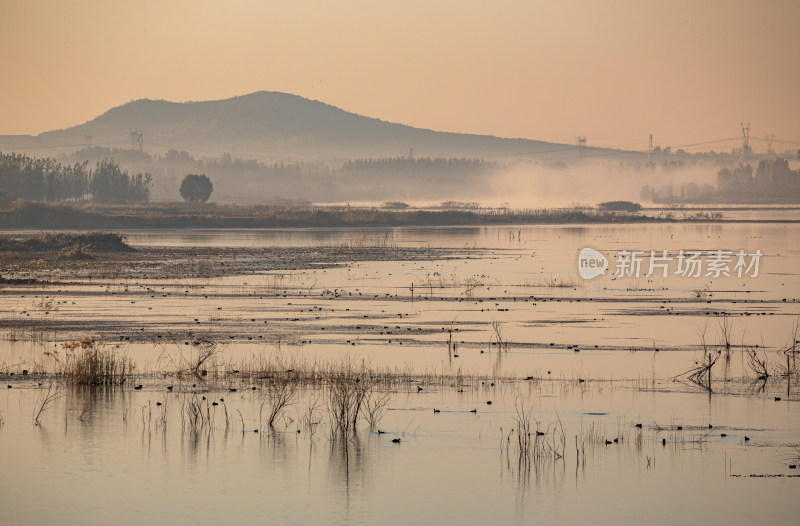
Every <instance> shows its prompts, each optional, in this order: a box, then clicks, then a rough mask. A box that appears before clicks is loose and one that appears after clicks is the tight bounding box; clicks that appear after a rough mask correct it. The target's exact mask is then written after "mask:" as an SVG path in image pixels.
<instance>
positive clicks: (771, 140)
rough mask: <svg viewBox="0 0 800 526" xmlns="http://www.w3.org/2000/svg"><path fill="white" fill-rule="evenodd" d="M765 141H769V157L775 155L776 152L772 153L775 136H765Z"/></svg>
mask: <svg viewBox="0 0 800 526" xmlns="http://www.w3.org/2000/svg"><path fill="white" fill-rule="evenodd" d="M764 139H765V140H766V141H767V155H774V154H775V152H773V151H772V143H773V142H774V141H775V134H774V133H772V134H769V133H765V134H764Z"/></svg>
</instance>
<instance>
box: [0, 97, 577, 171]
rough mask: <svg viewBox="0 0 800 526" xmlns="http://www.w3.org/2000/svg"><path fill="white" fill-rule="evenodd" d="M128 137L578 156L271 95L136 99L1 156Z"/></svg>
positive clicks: (374, 152)
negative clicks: (138, 134) (134, 133)
mask: <svg viewBox="0 0 800 526" xmlns="http://www.w3.org/2000/svg"><path fill="white" fill-rule="evenodd" d="M132 130H139V131H141V132H142V135H143V143H144V148H145V149H146V150H147V151H148V152H151V151H155V152H159V151H166V150H167V149H171V148H172V149H182V150H187V151H190V152H203V151H213V152H215V153H222V152H228V153H232V154H243V153H246V152H249V153H251V154H254V155H256V156H258V155H266V156H275V157H280V156H287V157H300V158H308V159H322V158H332V157H333V158H353V157H365V156H366V157H370V156H377V157H386V156H399V155H407V154H408V153H409V151H410V149H411V148H413V149H414V150H415V151H416V152H418V155H420V156H426V157H441V156H444V157H449V156H466V157H490V158H491V157H506V156H525V155H530V154H539V153H541V154H545V155H546V154H549V153H557V154H558V155H559V156H560V157H562V158H563V156H564V155H565V154H568V153H569V154H575V155H577V147H576V146H574V145H567V144H559V143H550V142H545V141H537V140H532V139H524V138H504V137H498V136H494V135H479V134H466V133H457V132H446V131H434V130H429V129H425V128H416V127H413V126H409V125H406V124H401V123H394V122H389V121H384V120H381V119H378V118H374V117H366V116H363V115H359V114H356V113H352V112H349V111H346V110H344V109H341V108H338V107H336V106H333V105H331V104H328V103H325V102H322V101H318V100H312V99H307V98H305V97H301V96H299V95H293V94H290V93H282V92H272V91H257V92H253V93H249V94H246V95H239V96H235V97H231V98H227V99H218V100H208V101H187V102H173V101H167V100H164V99H138V100H134V101H130V102H127V103H124V104H121V105H119V106H115V107H113V108H110V109H109V110H107V111H106V112H104V113H103V114H101V115H99V116H97V117H95V118H94V119H91V120H89V121H86V122H85V123H83V124H78V125H75V126H71V127H69V128H64V129H61V130H50V131H46V132H42V133H40V134H38V135H27V136H26V135H15V136H0V150H6V149H8V147H9V146H11V147H12V148H13V147H15V146H16V147H17V149H18V150H19V151H25V150H27V149H34V150H35V149H39V150H42V149H52V150H54V151H62V152H63V151H67V150H69V149H73V150H74V149H77V148H81V147H83V146H85V145H86V144H89V143H91V144H92V145H95V146H110V147H130V145H131V131H132ZM89 137H91V139H89Z"/></svg>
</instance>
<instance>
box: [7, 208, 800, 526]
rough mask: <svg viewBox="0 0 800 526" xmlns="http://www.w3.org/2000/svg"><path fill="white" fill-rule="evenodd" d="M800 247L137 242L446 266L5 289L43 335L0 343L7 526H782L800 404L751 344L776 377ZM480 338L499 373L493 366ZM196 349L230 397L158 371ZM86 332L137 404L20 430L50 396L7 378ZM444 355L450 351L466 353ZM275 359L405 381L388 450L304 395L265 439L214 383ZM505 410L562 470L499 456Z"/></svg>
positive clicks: (598, 237) (386, 239)
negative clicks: (734, 265) (542, 525)
mask: <svg viewBox="0 0 800 526" xmlns="http://www.w3.org/2000/svg"><path fill="white" fill-rule="evenodd" d="M799 229H800V225H796V224H793V223H786V224H784V223H737V224H686V223H678V224H669V225H666V224H665V225H662V224H659V225H593V226H580V227H576V226H546V227H539V226H536V227H534V226H520V227H458V228H409V229H389V228H386V229H382V228H375V229H352V230H349V229H348V230H342V229H322V230H320V229H317V230H314V229H285V230H235V231H213V230H211V231H186V232H174V231H131V232H127V233H126V236H127V239H128V240H129V242H130V243H131V244H133V245H135V246H139V247H158V246H171V247H182V246H203V247H208V248H209V249H218V248H220V247H239V248H245V249H246V248H254V247H262V246H286V247H308V248H309V249H315V248H321V249H326V250H333V249H336V248H337V247H367V246H380V247H384V250H392V248H393V247H428V246H430V247H447V248H449V249H452V250H453V252H450V253H448V254H447V255H446V257H438V258H433V259H427V260H425V259H416V260H396V261H394V260H393V261H370V260H369V258H366V259H356V260H354V261H352V262H350V263H348V264H345V265H340V266H331V265H329V264H323V265H320V266H319V267H318V268H307V269H303V270H291V269H289V270H286V269H281V270H275V271H259V272H257V273H255V274H249V275H235V276H224V277H219V278H211V279H195V278H191V279H189V278H186V279H176V278H169V279H152V278H148V279H136V278H130V279H129V278H125V277H121V278H118V279H104V280H99V281H98V280H89V281H87V280H71V281H70V282H69V283H59V284H57V285H47V286H39V285H37V286H19V287H7V288H5V289H3V291H2V293H0V312H2V318H3V320H4V321H6V322H7V321H9V320H12V321H13V320H16V321H18V322H20V324H22V322H25V323H27V324H28V326H29V325H30V319H31V318H33V319H34V320H35V321H37V322H40V324H39V325H37V326H38V327H41V330H40V331H39V332H38V333H36V334H35V337H34V331H31V330H28V332H24V331H23V332H22V333H20V334H22V336H23V337H22V338H21V341H17V342H10V341H8V339H9V338H8V330H9V329H8V328H7V329H6V333H5V336H6V337H5V338H4V341H2V342H1V343H0V349H2V357H0V371H6V372H16V374H15V376H14V377H10V376H4V380H5V382H4V383H7V384H9V385H12V388H10V389H8V388H5V389H2V390H0V417H2V425H0V472H1V473H2V476H0V508H2V512H0V523H2V524H47V523H54V522H55V523H59V524H77V523H80V524H108V523H142V522H151V523H166V522H169V523H175V522H180V523H184V522H185V523H199V524H211V523H229V522H237V523H244V524H249V523H264V522H266V523H276V524H287V523H289V524H308V523H320V524H375V523H379V522H380V523H387V524H408V523H456V522H458V523H465V524H479V523H487V522H491V523H507V524H523V523H530V522H534V521H537V522H538V521H545V522H555V521H558V522H563V523H566V524H578V523H581V524H586V523H587V522H588V523H598V522H601V523H609V522H612V521H614V522H616V523H620V524H634V523H637V524H638V523H641V521H642V520H648V521H650V522H655V523H663V524H674V523H696V522H713V523H716V522H731V523H735V524H738V523H746V522H750V523H755V522H758V523H765V524H787V523H791V522H793V519H794V517H795V516H796V495H797V491H798V484H800V478H796V477H793V476H792V475H796V474H797V471H796V470H792V469H790V468H789V467H788V466H789V465H790V464H791V463H793V462H794V463H796V462H797V459H795V457H796V456H797V455H798V452H797V451H796V449H795V448H796V447H798V445H800V426H799V425H798V422H800V419H798V409H797V407H798V404H797V402H798V400H799V399H798V395H797V394H796V393H797V388H798V387H799V386H798V385H797V382H796V381H795V382H793V383H792V384H789V383H788V382H787V381H786V380H785V379H784V378H779V377H777V376H776V375H773V377H770V378H769V379H768V380H767V381H766V382H763V381H758V380H757V379H756V378H755V375H754V373H753V372H752V371H751V370H750V369H749V367H748V366H747V360H746V355H745V351H743V350H742V348H741V347H740V345H741V344H745V346H746V347H747V348H752V349H755V346H756V345H758V348H757V352H758V353H760V354H759V355H760V356H765V357H766V359H767V360H768V362H769V364H770V367H772V368H773V369H774V368H776V367H778V366H779V365H780V364H781V363H782V361H781V360H782V356H783V355H782V354H781V351H782V350H783V349H784V348H785V346H787V345H788V344H789V343H790V342H791V330H792V326H793V324H794V323H795V321H796V319H797V316H798V314H800V306H799V305H798V300H800V277H799V275H798V270H797V269H798V268H800V243H798V239H800V237H799V236H798V234H800V230H799ZM586 246H588V247H592V248H595V249H597V250H599V251H600V252H602V253H604V254H606V255H607V256H608V257H609V259H612V260H613V257H614V255H615V254H616V252H617V251H618V250H621V249H627V250H643V251H648V252H649V251H650V250H657V251H660V250H662V249H666V250H669V251H670V252H677V251H679V250H681V249H684V250H691V249H701V250H715V249H723V250H733V251H738V250H739V249H744V250H745V251H747V252H748V253H750V252H754V251H755V250H760V251H761V252H762V253H763V254H764V255H763V258H762V260H761V268H760V271H761V273H760V275H759V276H758V277H755V278H752V277H746V278H744V279H739V278H735V277H728V278H721V279H707V278H705V277H704V278H701V279H693V278H684V277H681V276H675V275H670V276H669V277H667V278H644V277H640V278H638V279H635V278H617V279H614V276H612V275H606V276H603V277H599V278H596V279H595V280H591V281H584V280H582V279H581V278H580V277H579V276H578V275H577V271H576V269H577V265H576V257H577V253H578V251H579V249H580V248H583V247H586ZM320 261H322V260H320ZM412 283H413V284H414V296H413V299H412V293H411V284H412ZM476 283H477V285H476ZM555 283H559V284H562V285H563V284H568V285H570V286H552V285H553V284H555ZM473 285H474V287H473ZM148 288H149V289H150V290H148ZM334 291H335V292H334ZM50 300H53V301H52V302H50ZM58 302H60V303H58ZM132 302H133V303H132ZM220 308H221V310H220ZM721 313H725V316H723V315H722V314H721ZM195 320H197V321H195ZM725 320H727V321H725ZM493 322H497V323H499V327H500V328H501V331H502V338H503V340H504V341H505V342H508V343H509V346H508V350H507V351H499V350H498V345H497V344H498V341H497V337H496V333H495V332H494V331H493V326H492V324H493ZM726 323H728V324H730V327H731V331H730V332H731V340H732V344H733V346H734V348H733V351H732V353H731V358H730V360H728V361H724V360H723V361H720V362H719V363H718V364H717V365H716V366H715V368H714V377H713V389H714V393H713V394H711V395H709V394H708V393H707V392H705V391H704V390H703V389H702V388H701V387H699V386H697V385H695V384H693V383H692V382H690V381H688V380H687V379H686V378H685V377H681V376H680V375H681V373H683V372H685V371H687V370H689V369H690V368H691V367H693V365H694V363H695V361H699V360H702V359H703V358H704V357H705V353H706V352H708V350H711V351H712V352H715V351H716V350H718V349H720V347H718V344H721V343H722V335H721V330H720V327H721V326H722V324H726ZM5 327H9V325H5ZM209 330H210V331H213V332H214V333H215V334H216V335H217V336H218V337H219V341H220V342H221V343H222V342H225V343H224V344H221V345H220V354H219V355H218V357H217V358H216V359H215V361H214V363H213V364H212V366H213V371H215V372H218V373H219V374H221V375H222V376H220V377H219V379H217V380H215V381H213V382H204V381H201V380H200V379H196V378H193V377H189V376H184V377H180V378H179V377H175V376H173V375H168V376H166V377H164V376H163V375H153V374H150V373H152V372H154V371H164V370H170V369H171V368H172V367H173V365H174V364H176V363H180V362H181V360H184V359H188V358H191V357H192V353H193V352H196V350H195V347H194V346H192V345H188V346H187V345H183V343H184V341H189V339H190V336H189V335H188V333H189V331H193V334H199V333H204V332H206V331H209ZM167 331H170V333H171V336H169V337H168V336H167ZM451 331H452V336H451ZM704 331H705V338H706V344H707V347H708V349H707V350H706V351H704V350H703V347H702V345H700V334H703V332H704ZM97 332H103V333H104V335H105V336H106V342H107V343H106V348H111V347H112V346H118V349H117V350H118V352H124V353H126V355H127V356H129V357H130V358H131V359H132V360H134V361H135V362H136V365H137V368H138V370H139V373H140V376H138V377H137V378H136V383H141V384H143V389H142V390H133V389H131V388H130V386H128V387H125V388H117V389H110V388H107V389H96V390H85V389H84V390H81V389H73V388H69V387H67V386H60V385H57V386H56V388H57V393H58V396H59V397H58V398H57V399H56V400H55V401H54V402H53V404H52V405H51V406H49V407H48V408H47V409H46V411H45V412H44V413H43V414H42V416H41V418H40V421H39V424H38V425H35V424H34V423H33V419H34V413H35V411H36V409H37V407H38V402H39V401H40V400H41V399H42V397H43V396H44V395H45V391H46V389H45V388H46V387H47V385H48V381H47V380H46V378H42V377H38V376H36V377H31V376H28V377H21V376H20V372H21V370H22V369H23V368H28V369H30V370H31V371H38V370H45V371H46V370H51V369H53V368H54V367H55V363H54V361H53V359H52V357H49V356H45V355H44V354H43V353H45V352H52V351H53V350H58V349H60V347H58V346H57V344H58V343H59V342H61V341H63V340H65V339H68V338H74V337H77V336H79V335H82V334H86V333H97ZM159 336H160V337H159ZM231 336H232V338H231ZM119 338H122V340H120V339H119ZM126 338H127V339H126ZM170 338H171V339H172V341H166V340H168V339H170ZM248 338H252V339H248ZM448 340H451V341H455V342H456V343H457V350H456V351H455V353H454V352H452V351H451V350H449V349H448V346H447V342H448ZM462 342H463V343H462ZM551 344H552V345H551ZM575 346H577V352H576V348H575ZM595 346H597V347H595ZM656 349H658V350H656ZM60 352H61V353H64V352H65V351H63V350H61V351H60ZM455 354H458V357H455V356H454V355H455ZM62 355H63V354H62ZM275 356H281V357H283V358H286V359H289V358H291V359H295V360H305V361H306V363H310V362H314V361H316V362H318V363H340V362H341V360H345V359H349V360H351V361H353V362H355V363H361V361H362V360H363V361H364V362H365V363H367V364H369V365H370V366H371V367H375V368H387V369H392V370H395V371H404V372H405V377H406V379H407V381H401V382H398V383H396V384H393V385H392V387H391V388H390V390H389V392H390V394H391V401H390V403H389V411H388V412H387V413H386V415H385V416H384V417H383V419H382V420H381V421H380V423H379V425H378V428H377V429H380V430H381V431H383V432H384V433H378V432H377V429H369V428H368V427H366V426H364V425H361V426H360V427H359V432H358V434H357V437H355V438H350V439H348V440H341V439H336V438H335V437H336V435H335V434H334V433H332V432H331V430H330V425H329V423H328V420H329V417H328V416H327V410H326V408H325V403H324V394H325V393H324V389H321V388H315V387H313V386H307V387H304V388H302V389H300V391H299V392H298V393H297V395H296V398H295V399H294V400H293V403H292V405H291V406H290V407H289V408H288V409H287V411H286V413H285V414H284V415H283V417H282V418H281V419H279V423H278V425H277V426H276V427H275V429H273V430H269V429H265V428H264V425H263V421H261V420H260V409H261V403H262V401H263V400H264V397H265V386H264V382H263V381H261V380H258V378H255V377H254V378H245V379H241V378H237V377H231V376H227V375H225V372H226V371H229V370H230V369H232V368H234V367H240V366H241V365H242V364H248V363H251V364H252V363H254V362H255V361H257V360H269V359H270V358H274V357H275ZM298 363H299V362H298ZM171 364H173V365H171ZM425 373H427V374H428V375H434V376H437V375H441V378H444V381H441V382H437V381H433V380H432V379H431V378H432V377H426V376H425ZM459 374H461V375H464V376H466V377H469V376H470V375H482V376H483V375H485V376H486V377H487V378H485V379H477V380H475V382H474V383H472V384H470V385H469V386H467V387H466V388H463V389H460V388H459V386H457V385H455V384H454V385H452V386H451V385H450V384H449V383H448V382H450V380H447V379H448V378H455V377H457V375H459ZM415 375H416V376H415ZM528 376H533V377H534V380H525V378H526V377H528ZM676 376H678V378H674V377H676ZM494 378H497V380H496V381H494V382H493V381H492V379H494ZM580 380H585V381H584V382H580ZM39 382H42V383H43V385H42V386H39V385H38V384H39ZM491 383H495V385H491ZM167 385H173V386H174V389H173V390H172V391H167V389H166V386H167ZM230 387H235V388H236V389H237V391H235V392H231V391H230V390H229V388H230ZM252 387H255V388H256V389H255V390H252ZM419 387H421V388H422V390H419ZM459 391H463V392H459ZM194 396H197V397H202V396H205V397H206V398H207V401H209V402H210V401H216V402H219V404H220V405H218V406H213V409H212V410H213V418H214V424H213V426H212V427H211V428H210V429H207V430H204V431H202V432H199V433H195V432H193V431H191V430H190V429H188V428H187V426H186V425H185V420H184V419H183V418H182V413H183V404H185V403H186V402H187V401H188V400H191V399H192V397H194ZM776 397H778V398H781V400H780V401H777V400H775V398H776ZM223 398H224V402H222V401H221V399H223ZM315 400H316V401H317V405H316V407H317V409H316V411H315V412H314V418H313V420H315V421H319V422H321V423H320V424H318V425H317V426H312V428H309V427H308V426H305V425H304V424H303V418H304V415H306V414H307V412H308V410H309V407H312V406H313V405H314V401H315ZM488 401H491V402H492V403H491V404H487V402H488ZM157 403H161V404H162V405H156V404H157ZM520 403H523V404H525V408H527V409H529V410H531V411H532V413H531V415H532V418H534V419H535V420H536V421H537V422H538V426H537V425H536V424H534V427H535V428H538V429H540V430H541V431H543V432H544V433H545V435H543V437H542V438H541V439H540V440H543V441H547V444H548V445H549V446H553V447H555V449H556V450H557V451H558V452H559V456H556V455H547V456H546V457H545V458H541V459H538V460H536V461H535V462H528V463H525V462H523V463H522V464H521V463H520V455H519V451H518V450H517V449H518V448H517V446H516V442H515V439H514V440H512V439H511V438H513V437H514V435H513V434H512V435H509V433H512V429H516V428H517V427H518V424H519V422H518V420H517V419H518V411H517V408H518V407H519V404H520ZM434 409H438V410H439V411H440V412H434ZM224 410H227V412H228V415H229V416H228V419H227V422H226V418H225V416H224V412H223V411H224ZM472 410H476V412H475V413H472V412H471V411H472ZM240 415H241V416H240ZM164 422H166V423H164ZM635 424H642V427H641V428H638V427H636V426H635ZM709 424H710V425H711V426H712V427H711V428H709V427H708V426H709ZM679 426H680V427H681V428H682V429H680V430H679V429H678V427H679ZM256 429H258V432H254V430H256ZM298 430H299V431H300V433H298V432H297V431H298ZM562 430H563V434H562ZM243 431H244V432H243ZM312 431H313V432H312ZM722 434H725V435H727V436H725V437H723V436H721V435H722ZM745 437H747V438H748V440H745ZM396 438H399V439H400V442H399V443H393V442H392V439H396ZM600 439H602V441H600ZM614 439H617V442H614ZM560 440H563V443H561V442H559V441H560ZM606 440H608V441H609V442H610V444H606V443H605V441H606ZM662 441H664V442H665V443H663V444H662ZM576 442H577V443H578V446H577V447H576ZM559 443H561V444H562V445H561V446H559ZM549 446H548V447H549ZM576 449H577V450H578V451H576ZM793 459H794V460H793Z"/></svg>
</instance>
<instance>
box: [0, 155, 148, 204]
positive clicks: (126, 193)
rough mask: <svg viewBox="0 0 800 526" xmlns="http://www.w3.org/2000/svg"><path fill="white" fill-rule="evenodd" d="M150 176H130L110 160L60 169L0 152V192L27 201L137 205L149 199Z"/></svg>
mask: <svg viewBox="0 0 800 526" xmlns="http://www.w3.org/2000/svg"><path fill="white" fill-rule="evenodd" d="M151 181H152V177H151V175H150V174H149V173H146V174H142V173H137V174H130V173H128V172H127V171H126V170H123V169H121V168H120V166H119V164H117V163H116V162H115V161H113V160H112V159H102V160H99V161H97V162H96V164H95V166H94V167H89V162H88V161H84V162H76V163H74V164H71V165H70V164H66V165H62V164H61V163H59V162H58V161H56V160H55V159H51V158H49V157H47V158H35V157H28V156H27V155H24V154H17V153H10V154H3V153H2V152H0V190H4V191H5V193H6V194H7V195H8V197H9V198H11V199H23V200H27V201H96V202H100V203H136V202H142V201H147V200H149V199H150V186H151Z"/></svg>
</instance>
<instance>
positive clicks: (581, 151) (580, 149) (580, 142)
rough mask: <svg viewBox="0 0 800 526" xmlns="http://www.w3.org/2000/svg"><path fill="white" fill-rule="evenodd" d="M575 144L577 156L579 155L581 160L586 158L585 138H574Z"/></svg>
mask: <svg viewBox="0 0 800 526" xmlns="http://www.w3.org/2000/svg"><path fill="white" fill-rule="evenodd" d="M575 144H576V145H577V146H578V155H580V158H581V159H584V158H585V157H586V136H585V135H577V136H576V137H575Z"/></svg>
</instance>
